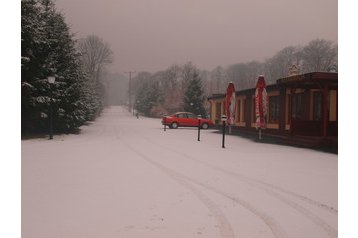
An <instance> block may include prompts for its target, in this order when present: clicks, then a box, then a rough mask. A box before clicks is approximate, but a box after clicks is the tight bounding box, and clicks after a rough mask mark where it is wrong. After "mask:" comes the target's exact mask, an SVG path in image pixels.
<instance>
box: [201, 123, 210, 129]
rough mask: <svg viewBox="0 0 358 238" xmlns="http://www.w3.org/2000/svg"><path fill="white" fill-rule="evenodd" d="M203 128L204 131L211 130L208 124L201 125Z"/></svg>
mask: <svg viewBox="0 0 358 238" xmlns="http://www.w3.org/2000/svg"><path fill="white" fill-rule="evenodd" d="M201 128H203V129H208V128H209V125H208V123H203V124H202V125H201Z"/></svg>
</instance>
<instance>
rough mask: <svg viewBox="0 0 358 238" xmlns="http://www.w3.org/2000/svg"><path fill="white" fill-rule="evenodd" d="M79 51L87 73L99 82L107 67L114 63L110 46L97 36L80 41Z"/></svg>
mask: <svg viewBox="0 0 358 238" xmlns="http://www.w3.org/2000/svg"><path fill="white" fill-rule="evenodd" d="M78 49H79V51H80V53H81V56H82V62H83V65H84V67H85V70H86V71H87V73H88V74H89V75H90V76H91V77H92V79H94V80H96V81H98V80H99V77H100V73H101V71H102V70H103V67H104V66H105V65H108V64H110V63H112V61H113V52H112V50H111V49H110V47H109V45H108V44H107V43H105V42H104V41H103V40H102V39H101V38H99V37H98V36H95V35H90V36H87V37H86V38H82V39H80V40H79V41H78Z"/></svg>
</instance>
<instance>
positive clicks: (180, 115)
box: [177, 113, 186, 118]
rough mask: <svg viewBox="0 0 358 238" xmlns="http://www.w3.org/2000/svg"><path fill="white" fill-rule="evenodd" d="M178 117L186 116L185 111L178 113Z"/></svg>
mask: <svg viewBox="0 0 358 238" xmlns="http://www.w3.org/2000/svg"><path fill="white" fill-rule="evenodd" d="M177 117H178V118H186V113H179V114H177Z"/></svg>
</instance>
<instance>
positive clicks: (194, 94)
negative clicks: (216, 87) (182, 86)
mask: <svg viewBox="0 0 358 238" xmlns="http://www.w3.org/2000/svg"><path fill="white" fill-rule="evenodd" d="M204 101H205V97H204V92H203V88H202V83H201V79H200V78H199V76H198V74H197V73H195V74H194V76H193V78H192V79H191V80H190V81H189V82H188V86H187V89H186V91H185V93H184V111H188V112H192V113H194V114H197V115H201V116H202V117H206V116H207V114H206V111H205V108H204Z"/></svg>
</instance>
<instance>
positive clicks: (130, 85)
mask: <svg viewBox="0 0 358 238" xmlns="http://www.w3.org/2000/svg"><path fill="white" fill-rule="evenodd" d="M124 73H125V74H129V86H128V88H129V89H128V97H129V105H128V110H129V112H131V111H132V73H133V74H134V73H135V71H129V72H124Z"/></svg>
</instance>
